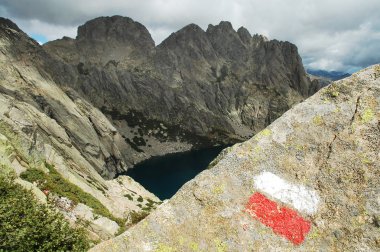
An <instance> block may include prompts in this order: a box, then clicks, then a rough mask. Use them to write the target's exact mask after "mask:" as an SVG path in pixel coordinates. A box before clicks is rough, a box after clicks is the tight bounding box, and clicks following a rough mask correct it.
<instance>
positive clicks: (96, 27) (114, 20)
mask: <svg viewBox="0 0 380 252" xmlns="http://www.w3.org/2000/svg"><path fill="white" fill-rule="evenodd" d="M77 39H78V40H95V41H109V40H115V41H120V42H134V41H135V42H138V43H142V42H143V41H144V42H145V43H148V44H150V45H151V46H154V41H153V39H152V37H151V35H150V33H149V31H148V30H147V29H146V27H145V26H143V25H142V24H140V23H139V22H136V21H134V20H133V19H131V18H129V17H122V16H112V17H99V18H95V19H92V20H90V21H88V22H86V23H85V24H83V25H81V26H79V27H78V35H77Z"/></svg>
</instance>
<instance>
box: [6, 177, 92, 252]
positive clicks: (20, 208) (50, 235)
mask: <svg viewBox="0 0 380 252" xmlns="http://www.w3.org/2000/svg"><path fill="white" fill-rule="evenodd" d="M88 248H89V242H88V240H87V238H86V237H85V235H84V232H83V230H81V229H73V228H71V227H70V226H69V224H68V223H67V222H66V221H65V219H64V217H63V216H62V215H61V214H60V213H58V212H56V211H55V210H54V209H53V208H52V207H50V206H49V205H45V204H40V203H38V202H37V201H36V199H35V198H34V196H33V194H32V193H31V192H30V191H27V190H25V189H23V188H22V187H21V186H20V185H18V184H15V183H14V182H13V177H10V176H4V175H0V251H26V250H28V251H85V250H87V249H88Z"/></svg>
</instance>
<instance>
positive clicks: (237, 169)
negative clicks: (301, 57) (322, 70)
mask: <svg viewBox="0 0 380 252" xmlns="http://www.w3.org/2000/svg"><path fill="white" fill-rule="evenodd" d="M379 74H380V65H375V66H373V67H370V68H368V69H365V70H362V71H360V72H358V73H356V74H353V75H352V76H351V77H350V78H346V79H344V80H341V81H337V82H334V83H333V84H331V85H330V86H328V87H326V88H324V89H322V90H320V91H319V92H318V93H317V94H316V95H314V96H312V97H311V98H309V99H307V100H306V101H304V102H302V103H300V104H298V105H296V106H294V107H293V108H292V109H290V110H289V111H288V112H286V113H285V114H284V115H283V116H282V117H280V118H279V119H277V120H276V121H275V122H273V123H272V124H271V125H270V126H268V127H267V128H266V129H264V130H263V131H261V132H259V133H258V134H256V135H255V136H254V137H253V138H251V139H250V140H248V141H246V142H244V143H241V144H236V145H234V146H233V147H230V148H228V149H227V150H225V151H223V153H222V156H221V157H220V158H218V159H217V160H216V161H215V162H213V166H212V168H210V169H208V170H206V171H204V172H202V173H201V174H199V175H198V176H197V177H195V178H194V179H193V180H191V181H190V182H188V183H187V184H185V185H184V186H183V187H182V188H181V189H180V190H179V191H178V192H177V194H176V195H175V196H174V197H173V198H171V199H170V200H169V201H167V202H164V203H163V204H162V205H161V206H160V207H159V208H158V209H157V210H156V211H154V212H153V213H151V214H150V215H149V216H148V217H147V218H146V219H145V220H143V221H142V222H140V223H139V224H137V225H136V226H134V227H132V228H130V229H129V230H128V231H126V232H125V233H123V234H122V235H120V236H118V237H116V238H114V239H111V240H109V241H106V242H104V243H101V244H99V245H98V246H96V247H94V248H93V249H92V250H91V251H378V250H379V248H380V247H379V240H380V233H379V225H378V220H379V214H380V198H379V192H380V191H379V190H380V187H379V185H380V164H379V162H378V160H379V155H380V154H379V146H380V128H379V125H380V79H379V78H378V77H379ZM283 190H285V191H283ZM253 195H255V197H256V199H257V198H260V197H262V196H259V197H257V196H258V195H263V196H264V197H265V198H267V199H269V200H271V201H273V202H275V203H274V204H277V209H275V211H283V212H285V211H287V213H290V212H291V211H293V212H292V214H296V215H297V216H298V217H297V218H298V219H290V221H292V223H293V224H291V225H290V226H283V225H284V223H285V219H286V218H290V217H289V216H290V215H289V216H288V217H286V216H277V217H278V219H273V218H274V217H273V216H274V215H273V213H272V212H271V213H267V215H263V216H261V214H263V212H258V210H257V209H259V210H260V211H265V207H269V205H268V204H269V203H268V202H266V201H265V202H264V201H263V202H262V203H252V205H248V202H249V200H250V198H251V197H252V196H253ZM255 197H254V198H251V202H254V200H255ZM255 204H257V205H255ZM260 204H262V205H260ZM279 209H281V210H279ZM284 209H288V210H284ZM259 216H261V217H259ZM277 217H276V218H277ZM271 218H272V219H271ZM291 218H293V217H291ZM294 218H295V217H294ZM268 220H270V222H268ZM287 221H289V219H288V220H287ZM301 222H302V223H304V224H305V225H306V228H301V227H300V226H299V223H301ZM264 223H266V224H264ZM309 228H310V230H309ZM274 230H276V231H274ZM301 231H302V232H304V233H305V237H303V236H299V237H296V236H292V234H294V232H295V233H297V232H301ZM297 239H299V240H297ZM292 241H293V242H292Z"/></svg>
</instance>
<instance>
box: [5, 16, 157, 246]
mask: <svg viewBox="0 0 380 252" xmlns="http://www.w3.org/2000/svg"><path fill="white" fill-rule="evenodd" d="M52 62H53V63H54V62H55V61H54V60H52V59H50V58H49V56H48V55H47V54H46V53H45V52H44V50H43V49H42V48H41V47H40V46H39V45H38V43H37V42H35V41H34V40H32V39H30V38H29V37H28V36H27V35H26V34H25V33H23V32H22V31H21V30H20V29H19V28H18V27H17V26H16V25H15V24H14V23H12V22H11V21H10V20H7V19H3V18H0V65H1V68H0V157H1V158H0V164H1V170H0V172H4V170H3V168H4V167H9V168H11V169H12V170H13V171H14V172H15V174H16V175H17V176H20V174H22V173H23V172H25V171H27V170H30V169H38V170H41V171H43V172H45V173H47V174H49V170H48V169H47V168H46V164H48V165H50V166H53V167H54V169H55V170H56V171H57V172H58V173H59V174H60V175H61V176H62V177H63V178H64V179H66V180H67V181H69V183H71V184H73V185H75V186H77V187H79V188H80V189H81V190H83V191H84V192H86V193H88V194H90V195H91V196H92V197H94V198H95V199H97V200H98V201H99V202H100V203H101V204H102V205H104V206H105V207H106V209H108V211H109V212H110V213H111V214H112V215H113V216H114V217H115V218H128V216H129V214H130V212H131V211H140V210H141V208H140V207H139V206H137V205H138V204H143V203H141V202H137V201H134V200H135V199H132V200H131V199H130V198H129V197H127V196H125V195H126V194H131V191H133V192H134V194H135V195H137V196H136V199H137V197H139V196H140V197H142V198H143V202H145V203H146V202H148V199H149V200H151V201H155V202H159V200H158V198H157V197H155V196H154V195H153V194H151V193H149V192H148V191H146V190H145V189H144V188H143V187H142V186H141V185H139V184H138V183H136V182H134V181H133V180H132V179H131V178H129V177H125V176H120V177H119V178H118V179H114V180H108V181H107V180H104V179H103V177H112V176H114V174H115V173H116V172H117V171H123V170H125V169H126V167H127V165H126V163H125V162H127V161H124V160H126V158H125V157H123V155H124V154H123V153H126V152H128V151H129V150H130V149H131V148H130V146H129V145H127V144H126V143H125V141H124V140H123V138H122V136H121V135H120V133H119V132H118V131H117V129H116V128H115V127H114V126H113V125H112V123H111V122H110V121H109V120H108V119H107V118H106V117H105V116H104V115H103V114H102V113H101V112H100V111H99V110H98V109H96V108H95V107H93V106H92V105H91V104H90V103H88V102H87V101H85V100H84V99H82V98H80V97H79V96H78V95H77V94H76V93H75V92H74V91H73V90H69V89H65V91H64V90H63V89H61V88H60V87H59V86H57V85H56V84H55V83H54V81H53V80H52V78H51V76H50V75H49V74H48V73H47V72H46V71H43V69H41V68H40V66H41V65H43V64H48V63H52ZM57 67H59V66H57ZM101 175H102V176H103V177H102V176H101ZM16 181H18V182H19V183H20V184H22V185H23V186H25V187H26V188H28V189H32V190H33V192H34V193H35V194H36V196H37V197H38V198H39V199H40V200H41V201H43V202H46V199H47V197H46V195H45V194H44V193H42V191H41V190H42V189H41V188H38V187H37V185H36V184H32V183H29V182H28V181H25V180H22V179H21V178H18V179H17V180H16ZM52 196H54V197H53V198H56V196H57V195H52ZM49 197H50V196H49ZM130 197H131V196H130ZM132 198H133V197H132ZM56 199H57V198H56ZM57 201H58V204H57V208H59V209H60V210H61V211H62V212H63V213H64V214H65V215H67V216H68V217H69V219H70V220H71V221H72V222H76V220H78V219H81V220H84V221H88V222H89V223H90V227H89V229H90V231H91V232H92V233H93V238H94V239H106V238H109V237H112V236H113V235H115V233H116V232H117V231H118V229H119V225H118V224H117V223H116V222H114V221H113V220H110V219H109V218H107V217H105V216H99V215H96V214H93V213H92V211H93V210H92V209H91V208H89V207H88V206H86V205H84V204H79V205H77V204H74V203H73V202H71V201H70V200H68V199H66V198H64V197H59V195H58V199H57ZM64 202H66V203H64ZM59 205H60V206H61V207H60V206H59ZM65 206H68V207H65Z"/></svg>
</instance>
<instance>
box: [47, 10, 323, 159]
mask: <svg viewBox="0 0 380 252" xmlns="http://www.w3.org/2000/svg"><path fill="white" fill-rule="evenodd" d="M43 47H44V49H45V50H46V51H47V52H48V53H49V54H50V55H51V56H52V57H53V58H54V59H55V60H57V61H59V62H60V63H59V64H60V65H61V66H60V67H51V66H50V65H44V66H43V68H44V69H45V70H46V71H47V72H49V73H51V76H52V77H53V78H54V80H55V81H56V82H57V83H58V84H59V85H60V86H61V87H70V88H72V89H74V90H75V91H76V92H78V93H79V94H80V95H81V96H82V97H84V98H85V99H87V100H88V101H89V102H91V103H92V104H93V105H94V106H95V107H97V108H98V109H100V110H101V111H102V112H103V113H104V114H105V115H106V116H107V117H108V118H110V119H111V120H112V122H113V124H114V125H115V127H116V128H117V129H118V131H119V132H120V133H121V134H122V137H123V138H124V139H125V141H126V142H127V143H128V145H130V146H131V147H132V148H133V149H134V152H133V155H129V157H128V158H129V160H130V161H131V162H132V163H134V162H138V161H141V160H143V159H146V158H148V157H149V156H151V155H162V154H165V153H168V152H175V151H182V150H187V149H190V148H202V147H207V146H211V145H214V144H222V143H223V144H226V143H235V142H237V141H241V140H244V139H247V138H248V137H250V136H252V135H253V134H254V133H255V132H258V131H259V130H261V129H263V128H264V127H265V126H266V125H268V124H269V123H270V122H272V121H273V120H275V119H276V118H277V117H279V116H280V115H281V114H282V113H284V112H285V111H286V110H288V109H289V108H290V107H291V106H293V105H294V104H296V103H298V102H300V101H302V100H303V99H304V98H306V97H307V96H309V95H311V94H313V93H314V92H316V90H317V89H318V84H317V83H311V82H310V80H309V79H308V78H307V77H306V73H305V71H304V68H303V66H302V62H301V59H300V57H299V55H298V53H297V48H296V47H295V46H294V45H293V44H290V43H288V42H279V41H276V40H273V41H268V40H266V39H265V38H264V37H262V36H258V35H254V36H251V35H250V33H249V32H248V31H247V30H246V29H245V28H243V27H242V28H240V29H239V30H238V31H235V30H234V29H233V28H232V26H231V24H230V23H229V22H221V23H220V24H219V25H216V26H213V25H210V26H209V27H208V29H207V30H206V31H204V30H202V29H201V28H200V27H199V26H197V25H195V24H191V25H188V26H186V27H184V28H183V29H181V30H179V31H178V32H176V33H173V34H171V35H170V36H169V37H168V38H167V39H166V40H164V41H163V42H162V43H161V44H160V45H158V46H156V47H155V46H154V42H153V40H152V38H151V36H150V34H149V32H148V31H147V29H146V28H145V27H144V26H143V25H141V24H140V23H137V22H135V21H133V20H131V19H130V18H125V17H120V16H114V17H101V18H97V19H94V20H91V21H88V22H87V23H85V24H84V25H82V26H80V27H79V28H78V36H77V38H76V39H70V38H63V39H60V40H56V41H52V42H49V43H47V44H45V45H44V46H43Z"/></svg>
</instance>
